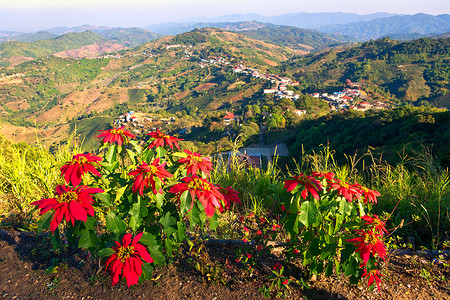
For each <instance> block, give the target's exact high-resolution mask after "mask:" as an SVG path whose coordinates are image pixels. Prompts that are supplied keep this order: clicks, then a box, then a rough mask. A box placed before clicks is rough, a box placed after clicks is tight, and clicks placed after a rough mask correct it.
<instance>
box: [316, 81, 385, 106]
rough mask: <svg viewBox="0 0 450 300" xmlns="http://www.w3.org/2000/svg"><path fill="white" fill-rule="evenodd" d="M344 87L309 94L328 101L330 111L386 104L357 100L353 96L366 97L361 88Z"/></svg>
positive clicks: (383, 104)
mask: <svg viewBox="0 0 450 300" xmlns="http://www.w3.org/2000/svg"><path fill="white" fill-rule="evenodd" d="M352 87H353V88H344V89H343V90H342V91H341V92H334V93H332V94H328V93H322V94H320V93H314V94H311V95H310V96H311V97H313V98H320V99H323V100H325V101H326V102H328V104H329V105H330V111H342V110H348V109H354V110H360V111H366V110H369V109H384V108H386V104H385V103H383V102H381V101H376V102H374V103H369V102H367V101H362V102H357V101H356V100H355V98H360V99H365V98H366V97H365V96H363V95H362V94H361V90H360V89H359V86H358V88H355V87H357V86H355V85H353V86H352Z"/></svg>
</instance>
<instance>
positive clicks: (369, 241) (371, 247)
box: [346, 230, 386, 265]
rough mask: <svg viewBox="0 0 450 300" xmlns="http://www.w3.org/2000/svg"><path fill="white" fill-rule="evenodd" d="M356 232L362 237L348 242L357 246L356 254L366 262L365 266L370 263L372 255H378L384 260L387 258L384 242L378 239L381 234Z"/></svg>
mask: <svg viewBox="0 0 450 300" xmlns="http://www.w3.org/2000/svg"><path fill="white" fill-rule="evenodd" d="M356 231H357V232H358V233H359V234H360V237H358V238H354V239H349V240H346V241H347V242H351V243H354V244H355V246H356V252H359V255H360V257H361V259H362V260H363V261H364V265H366V264H367V262H368V261H369V258H370V254H371V253H372V255H373V256H375V255H376V254H378V255H379V256H380V257H381V258H382V259H385V258H386V249H385V248H384V244H383V242H382V241H381V240H380V239H379V238H378V237H380V236H381V234H375V233H373V232H372V231H364V230H356Z"/></svg>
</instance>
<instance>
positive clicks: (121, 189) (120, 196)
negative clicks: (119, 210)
mask: <svg viewBox="0 0 450 300" xmlns="http://www.w3.org/2000/svg"><path fill="white" fill-rule="evenodd" d="M127 187H128V185H125V186H123V187H121V188H119V189H117V192H116V200H115V201H116V202H119V200H120V198H122V196H123V193H125V190H126V189H127Z"/></svg>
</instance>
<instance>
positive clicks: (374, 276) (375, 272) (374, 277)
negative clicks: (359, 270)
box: [362, 269, 383, 291]
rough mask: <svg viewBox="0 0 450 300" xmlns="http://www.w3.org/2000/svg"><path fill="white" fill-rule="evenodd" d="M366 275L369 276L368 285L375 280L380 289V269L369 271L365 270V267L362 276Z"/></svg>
mask: <svg viewBox="0 0 450 300" xmlns="http://www.w3.org/2000/svg"><path fill="white" fill-rule="evenodd" d="M367 276H368V277H369V282H368V285H369V287H370V286H371V285H372V284H374V281H375V282H376V284H377V288H378V291H380V283H381V279H380V276H383V274H381V273H380V271H378V270H372V271H370V272H367V269H364V272H363V274H362V277H363V278H365V277H367Z"/></svg>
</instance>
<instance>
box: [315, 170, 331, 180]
mask: <svg viewBox="0 0 450 300" xmlns="http://www.w3.org/2000/svg"><path fill="white" fill-rule="evenodd" d="M312 176H314V177H316V178H325V179H328V180H333V179H334V173H333V172H327V173H324V172H312Z"/></svg>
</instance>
